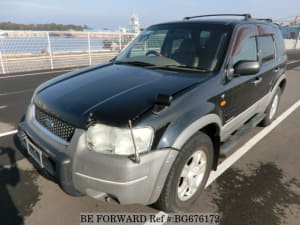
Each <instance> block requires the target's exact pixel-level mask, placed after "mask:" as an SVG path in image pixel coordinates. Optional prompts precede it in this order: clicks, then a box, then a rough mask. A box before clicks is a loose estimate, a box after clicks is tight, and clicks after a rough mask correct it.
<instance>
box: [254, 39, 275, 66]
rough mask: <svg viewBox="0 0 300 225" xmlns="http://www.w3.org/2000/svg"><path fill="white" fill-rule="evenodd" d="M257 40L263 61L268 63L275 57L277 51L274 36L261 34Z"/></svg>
mask: <svg viewBox="0 0 300 225" xmlns="http://www.w3.org/2000/svg"><path fill="white" fill-rule="evenodd" d="M257 41H258V46H259V55H260V58H261V61H262V63H266V62H269V61H271V60H272V59H274V57H275V51H274V40H273V36H259V37H257Z"/></svg>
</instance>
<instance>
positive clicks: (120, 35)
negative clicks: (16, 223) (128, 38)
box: [119, 33, 122, 51]
mask: <svg viewBox="0 0 300 225" xmlns="http://www.w3.org/2000/svg"><path fill="white" fill-rule="evenodd" d="M119 50H120V51H121V50H122V34H121V33H119Z"/></svg>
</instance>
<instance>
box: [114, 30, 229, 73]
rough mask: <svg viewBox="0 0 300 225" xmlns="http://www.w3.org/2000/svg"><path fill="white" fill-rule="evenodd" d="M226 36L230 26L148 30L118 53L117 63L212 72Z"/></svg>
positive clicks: (221, 54) (222, 49)
mask: <svg viewBox="0 0 300 225" xmlns="http://www.w3.org/2000/svg"><path fill="white" fill-rule="evenodd" d="M229 33H230V29H229V27H227V26H225V25H220V24H181V26H178V24H177V26H175V25H174V24H169V25H160V26H159V25H158V26H154V27H150V28H149V29H147V30H145V31H144V32H142V33H141V34H140V35H139V36H138V37H137V38H136V39H135V40H134V41H133V42H132V43H131V44H130V45H129V46H128V47H127V48H125V49H124V50H123V51H122V52H121V53H120V54H119V56H118V57H117V58H116V62H121V63H130V62H131V63H132V62H135V63H136V62H141V63H144V64H148V65H153V68H154V67H155V66H156V67H171V66H174V67H181V68H186V69H188V68H192V69H198V70H200V71H202V72H212V71H215V70H216V69H217V68H218V66H219V65H220V64H221V63H222V60H223V56H224V53H225V50H226V47H227V45H228V40H229V36H230V35H229ZM144 64H143V65H144ZM141 65H142V64H141Z"/></svg>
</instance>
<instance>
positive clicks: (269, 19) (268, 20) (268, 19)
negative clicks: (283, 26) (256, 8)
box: [251, 18, 273, 23]
mask: <svg viewBox="0 0 300 225" xmlns="http://www.w3.org/2000/svg"><path fill="white" fill-rule="evenodd" d="M251 19H252V20H260V21H266V22H270V23H273V20H272V19H271V18H265V19H260V18H251Z"/></svg>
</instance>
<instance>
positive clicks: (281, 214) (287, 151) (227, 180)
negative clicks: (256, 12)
mask: <svg viewBox="0 0 300 225" xmlns="http://www.w3.org/2000/svg"><path fill="white" fill-rule="evenodd" d="M298 60H300V53H299V51H291V52H289V66H288V71H287V73H286V74H287V77H288V84H287V87H286V91H285V92H284V94H283V95H282V98H281V103H280V108H279V115H282V113H284V112H285V111H286V110H289V109H291V107H293V108H292V110H290V112H289V114H288V116H286V118H283V119H282V121H280V122H278V125H277V126H275V127H274V128H272V129H271V130H270V132H269V133H268V134H267V135H266V136H264V137H263V138H262V140H260V141H258V140H259V139H258V138H259V137H260V136H261V134H262V133H263V132H264V131H265V130H264V129H263V128H259V127H257V128H255V129H254V130H253V131H252V132H251V134H249V135H248V136H247V137H246V138H245V139H244V140H243V142H242V143H241V144H240V145H239V146H238V147H237V151H239V149H241V148H244V149H245V148H247V146H249V141H250V142H251V143H254V144H253V147H251V148H250V149H249V151H247V153H245V154H243V156H242V157H241V158H240V159H239V160H238V161H237V162H236V163H235V164H234V165H232V166H230V167H229V168H228V169H227V170H226V171H224V173H223V174H220V176H219V177H218V178H217V179H216V180H215V181H214V182H212V184H211V185H209V186H208V187H207V188H206V190H205V191H204V192H203V194H202V196H201V198H200V199H199V200H198V202H197V204H196V206H195V207H193V208H192V209H191V211H190V212H197V213H205V212H216V213H220V215H221V224H226V225H227V224H228V225H248V224H249V225H250V224H251V225H256V224H257V225H258V224H264V225H265V224H272V225H277V224H292V225H297V224H299V221H300V164H299V162H300V151H299V146H300V107H298V106H299V105H297V102H298V101H299V100H300V88H299V86H300V62H299V61H298ZM65 72H66V71H55V72H43V73H31V74H29V75H28V74H27V75H26V74H17V75H16V74H13V75H6V76H4V75H2V77H0V224H3V225H10V224H13V225H16V224H30V225H35V224H37V225H40V224H43V225H48V224H49V225H71V224H72V225H73V224H79V215H80V213H84V212H90V213H92V212H95V213H96V212H97V213H104V212H111V213H115V212H118V213H121V212H134V213H141V212H143V213H144V212H145V213H147V212H149V213H158V211H157V210H155V209H154V208H151V207H148V206H141V205H128V206H123V205H113V204H108V203H104V202H99V201H97V200H94V199H91V198H89V197H71V196H68V195H67V194H65V193H64V192H63V191H61V189H60V188H59V187H58V185H57V184H55V183H53V182H51V181H49V180H47V179H45V178H44V177H42V176H41V175H39V173H38V172H37V171H36V170H35V169H34V168H33V167H32V165H31V164H30V163H29V162H28V161H27V159H26V158H24V156H23V155H22V154H21V153H20V152H19V150H18V146H17V142H16V137H15V134H14V133H15V130H16V129H17V124H18V121H19V120H20V118H21V117H22V115H23V114H24V112H25V109H26V106H27V105H28V103H29V101H30V99H31V95H32V93H33V91H34V89H35V88H36V87H37V86H38V85H39V84H40V83H42V82H44V81H46V80H48V79H50V78H53V77H55V76H57V75H60V74H62V73H65ZM295 103H296V104H295ZM298 103H299V102H298ZM251 143H250V144H251ZM245 144H246V145H245ZM228 157H232V156H228ZM141 191H143V190H141Z"/></svg>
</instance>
